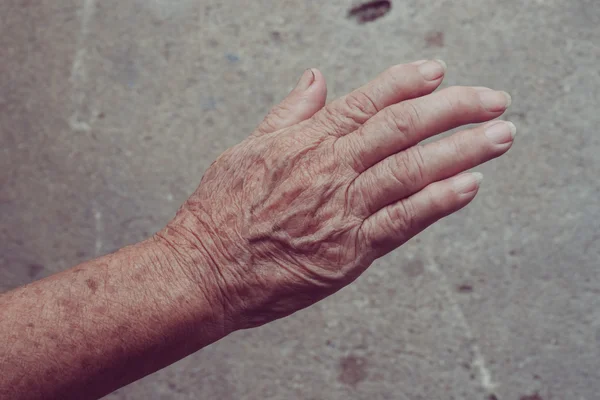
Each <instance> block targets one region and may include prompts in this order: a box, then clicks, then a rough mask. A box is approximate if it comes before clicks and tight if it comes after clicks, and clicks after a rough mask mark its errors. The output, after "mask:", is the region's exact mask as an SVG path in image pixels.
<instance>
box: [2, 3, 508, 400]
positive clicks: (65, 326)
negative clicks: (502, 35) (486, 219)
mask: <svg viewBox="0 0 600 400" xmlns="http://www.w3.org/2000/svg"><path fill="white" fill-rule="evenodd" d="M377 3H384V2H377ZM444 72H445V64H443V62H440V61H419V62H415V63H411V64H403V65H396V66H393V67H391V68H389V69H388V70H387V71H385V72H383V73H382V74H380V75H379V76H378V77H377V78H376V79H375V80H373V81H371V82H369V83H368V84H366V85H364V86H362V87H361V88H359V89H357V90H355V91H353V92H351V93H349V94H348V95H346V96H343V97H341V98H339V99H337V100H335V101H333V102H331V103H329V104H327V105H325V99H326V86H325V81H324V77H323V75H322V74H321V73H320V72H319V71H318V70H316V69H310V70H306V71H305V72H304V74H303V75H302V77H301V79H300V80H299V82H298V84H297V86H296V88H295V89H294V90H293V91H292V92H291V93H290V94H289V96H288V97H286V99H284V100H283V101H282V102H281V103H280V104H279V105H278V106H276V107H274V108H273V109H272V110H271V112H270V113H269V114H268V115H267V117H266V118H265V119H264V121H263V122H262V123H261V124H260V125H259V126H258V127H257V129H256V131H255V132H254V133H253V134H252V135H251V136H249V137H248V138H247V139H246V140H244V141H243V142H242V143H240V144H238V145H236V146H234V147H232V148H231V149H229V150H227V151H226V152H225V153H223V154H222V155H221V156H220V157H218V159H217V160H216V161H215V162H214V163H213V164H212V165H211V167H210V168H209V169H208V171H207V172H206V173H205V175H204V177H203V178H202V181H201V183H200V186H199V187H198V189H197V190H196V191H195V192H194V193H193V194H192V196H190V198H189V199H188V200H187V201H186V202H185V203H184V204H183V206H182V207H181V208H180V209H179V211H178V212H177V215H176V216H175V218H174V219H173V220H172V221H171V222H170V223H169V224H168V225H167V226H166V227H165V228H164V229H162V230H160V231H159V232H157V233H156V234H155V235H154V236H152V237H151V238H149V239H148V240H145V241H143V242H141V243H138V244H135V245H133V246H129V247H125V248H123V249H121V250H119V251H117V252H115V253H113V254H109V255H106V256H104V257H100V258H98V259H95V260H91V261H88V262H85V263H83V264H81V265H79V266H77V267H75V268H72V269H70V270H66V271H64V272H61V273H59V274H56V275H53V276H50V277H48V278H45V279H42V280H40V281H37V282H34V283H32V284H30V285H27V286H24V287H21V288H17V289H15V290H13V291H11V292H8V293H4V294H2V295H0V371H2V373H1V374H0V398H2V399H4V398H7V399H8V398H9V399H15V400H22V399H46V398H52V399H54V398H58V399H78V400H81V399H84V400H85V399H96V398H99V397H102V396H104V395H106V394H108V393H110V392H112V391H114V390H116V389H118V388H120V387H122V386H124V385H126V384H128V383H131V382H133V381H135V380H137V379H139V378H141V377H143V376H146V375H148V374H150V373H152V372H154V371H156V370H158V369H160V368H163V367H165V366H167V365H169V364H171V363H173V362H175V361H177V360H179V359H181V358H183V357H185V356H187V355H189V354H191V353H193V352H195V351H197V350H198V349H201V348H202V347H204V346H207V345H209V344H210V343H212V342H214V341H216V340H219V339H221V338H222V337H224V336H226V335H228V334H229V333H231V332H233V331H235V330H239V329H245V328H250V327H254V326H258V325H261V324H264V323H267V322H269V321H273V320H275V319H277V318H281V317H284V316H287V315H290V314H292V313H294V312H295V311H298V310H300V309H302V308H304V307H307V306H309V305H311V304H313V303H315V302H317V301H319V300H320V299H322V298H324V297H326V296H328V295H330V294H332V293H334V292H336V291H338V290H339V289H341V288H342V287H344V286H345V285H348V284H349V283H350V282H352V281H353V280H354V279H356V278H357V277H358V276H359V275H360V274H361V273H362V272H363V271H364V270H365V269H366V268H368V267H369V265H370V264H371V263H372V262H373V261H374V260H375V259H377V258H378V257H381V256H383V255H384V254H387V253H388V252H390V251H392V250H394V249H396V248H397V247H399V246H401V245H402V244H403V243H404V242H406V241H407V240H409V239H410V238H412V237H413V236H415V235H416V234H418V233H419V232H420V231H422V230H423V229H425V228H426V227H427V226H429V225H431V224H432V223H434V222H436V221H437V220H439V219H440V218H443V217H444V216H446V215H448V214H450V213H452V212H455V211H457V210H459V209H460V208H462V207H464V206H465V205H467V204H468V203H469V202H470V201H471V200H472V199H473V198H474V197H475V195H476V194H477V190H478V188H479V183H480V181H481V176H480V175H478V174H474V173H463V172H464V171H466V170H468V169H470V168H472V167H475V166H477V165H479V164H481V163H483V162H485V161H487V160H490V159H492V158H494V157H498V156H500V155H502V154H504V153H505V152H506V151H507V150H508V149H509V148H510V146H511V144H512V139H513V138H514V133H515V130H514V125H511V124H510V123H506V122H498V121H496V122H493V123H488V124H485V125H482V126H478V127H475V128H472V129H467V130H463V131H460V132H457V133H455V134H453V135H451V136H448V137H444V138H442V139H440V140H437V141H433V142H429V143H427V144H422V141H424V140H425V139H427V138H430V137H432V136H435V135H437V134H438V133H441V132H444V131H446V130H450V129H453V128H457V127H460V126H461V125H466V124H473V123H479V122H486V121H490V120H492V119H494V118H496V117H498V116H500V115H501V114H502V113H503V112H504V110H505V109H506V107H508V105H509V103H510V98H509V97H508V95H507V94H506V93H504V92H498V91H493V90H491V89H487V88H476V87H451V88H447V89H444V90H441V91H438V92H436V93H433V92H434V91H435V89H436V88H437V87H438V86H439V85H440V83H441V81H442V79H443V76H444ZM492 125H493V126H494V128H493V129H492ZM404 271H405V274H404V275H406V277H405V278H406V279H415V278H416V277H417V276H419V275H421V274H423V273H425V269H424V267H423V265H421V264H420V262H419V261H418V260H415V261H414V263H413V264H411V265H407V266H405V267H404ZM367 377H368V362H367V360H366V359H363V358H361V357H359V356H356V355H350V356H348V357H346V358H344V359H342V360H340V365H339V376H338V379H339V381H340V382H342V383H344V384H347V385H350V386H352V387H354V386H356V385H358V384H360V382H361V381H363V380H365V379H367Z"/></svg>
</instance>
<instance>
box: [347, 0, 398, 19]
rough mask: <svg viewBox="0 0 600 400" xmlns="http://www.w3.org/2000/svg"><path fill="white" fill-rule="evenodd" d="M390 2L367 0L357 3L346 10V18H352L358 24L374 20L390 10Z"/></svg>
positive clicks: (385, 0) (387, 0)
mask: <svg viewBox="0 0 600 400" xmlns="http://www.w3.org/2000/svg"><path fill="white" fill-rule="evenodd" d="M391 8H392V2H391V1H389V0H380V1H367V2H366V3H361V4H358V5H356V6H354V7H352V8H351V9H350V10H349V11H348V18H354V19H355V20H356V22H357V23H358V24H365V23H367V22H371V21H375V20H376V19H379V18H381V17H383V16H384V15H385V14H387V13H388V12H390V9H391Z"/></svg>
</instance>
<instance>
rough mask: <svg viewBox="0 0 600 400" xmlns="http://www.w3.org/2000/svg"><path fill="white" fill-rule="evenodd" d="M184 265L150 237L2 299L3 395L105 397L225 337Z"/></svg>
mask: <svg viewBox="0 0 600 400" xmlns="http://www.w3.org/2000/svg"><path fill="white" fill-rule="evenodd" d="M180 261H181V260H177V255H176V254H173V253H172V252H170V251H169V249H168V246H166V245H165V244H164V243H162V242H159V241H156V240H153V239H152V240H148V241H145V242H142V243H139V244H137V245H134V246H130V247H126V248H124V249H121V250H119V251H118V252H116V253H114V254H110V255H107V256H105V257H101V258H98V259H95V260H92V261H89V262H86V263H83V264H81V265H79V266H77V267H75V268H72V269H69V270H67V271H64V272H62V273H60V274H57V275H54V276H51V277H49V278H46V279H43V280H40V281H37V282H34V283H32V284H30V285H27V286H24V287H21V288H18V289H16V290H14V291H11V292H8V293H5V294H3V295H2V296H0V337H2V338H5V340H3V341H0V371H1V373H0V398H10V399H25V398H27V399H34V398H35V399H42V398H61V399H67V398H77V399H87V398H98V397H100V396H103V395H105V394H107V393H110V392H111V391H114V390H116V389H117V388H119V387H121V386H124V385H126V384H128V383H130V382H133V381H135V380H137V379H139V378H141V377H143V376H145V375H148V374H150V373H152V372H154V371H156V370H158V369H160V368H162V367H165V366H167V365H169V364H170V363H172V362H175V361H176V360H178V359H180V358H183V357H185V356H186V355H188V354H190V353H192V352H194V351H196V350H198V349H200V348H202V347H204V346H206V345H208V344H210V343H212V342H214V341H216V340H218V339H220V338H221V337H223V336H224V335H226V334H227V333H228V332H226V330H225V328H224V326H225V325H224V323H223V321H224V319H223V318H224V317H223V315H221V310H219V306H218V305H217V303H218V301H216V299H217V297H216V296H215V297H213V298H211V296H212V295H211V289H210V281H211V280H210V277H209V276H208V273H207V279H206V287H204V288H199V287H198V282H197V276H196V277H195V279H190V278H189V277H188V276H187V275H186V273H185V270H184V269H183V268H181V267H180ZM196 261H197V260H196ZM199 271H202V269H199ZM201 274H202V273H201V272H200V275H201Z"/></svg>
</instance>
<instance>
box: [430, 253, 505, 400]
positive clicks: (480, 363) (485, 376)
mask: <svg viewBox="0 0 600 400" xmlns="http://www.w3.org/2000/svg"><path fill="white" fill-rule="evenodd" d="M425 247H426V248H427V249H428V250H427V251H426V255H427V264H426V268H428V269H429V270H430V271H431V272H432V273H433V274H435V275H437V276H438V277H439V279H440V281H441V285H440V286H441V287H442V289H443V290H444V291H445V297H446V298H447V299H448V302H449V304H450V307H451V308H450V309H451V310H452V313H453V314H454V316H455V317H456V319H457V321H458V322H459V323H460V325H461V326H462V328H463V329H464V332H465V335H466V337H467V339H468V340H469V344H470V346H471V351H472V353H473V359H472V361H471V363H472V365H473V367H475V368H476V369H477V371H478V373H479V378H480V382H479V383H480V385H481V387H482V388H483V389H484V390H486V391H487V392H488V394H490V395H491V394H494V395H495V390H496V388H497V387H498V384H497V383H495V382H494V380H493V378H492V374H491V372H490V370H489V369H488V368H487V366H486V363H485V358H484V357H483V353H482V352H481V349H480V347H479V344H477V340H476V338H475V335H473V330H472V329H471V326H470V325H469V322H468V321H467V318H466V317H465V313H464V312H463V310H462V308H461V307H460V304H459V303H458V301H457V300H456V298H455V297H454V295H453V294H452V291H451V289H450V288H451V285H450V283H449V281H448V276H447V275H446V274H445V273H444V272H443V271H442V269H441V268H440V267H439V266H438V265H437V263H436V262H435V261H434V258H433V256H432V254H431V251H430V250H429V249H430V248H431V247H430V246H425Z"/></svg>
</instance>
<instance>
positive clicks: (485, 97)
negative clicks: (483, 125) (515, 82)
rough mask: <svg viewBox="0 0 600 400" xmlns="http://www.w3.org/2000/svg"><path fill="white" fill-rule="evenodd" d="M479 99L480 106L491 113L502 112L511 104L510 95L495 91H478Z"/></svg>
mask: <svg viewBox="0 0 600 400" xmlns="http://www.w3.org/2000/svg"><path fill="white" fill-rule="evenodd" d="M479 99H480V101H481V104H482V105H483V106H484V107H485V108H486V109H487V110H488V111H492V112H496V111H504V110H506V109H507V108H508V107H509V106H510V103H512V99H511V97H510V94H508V93H506V92H503V91H496V90H480V91H479Z"/></svg>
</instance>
